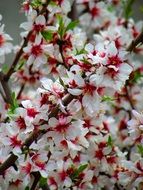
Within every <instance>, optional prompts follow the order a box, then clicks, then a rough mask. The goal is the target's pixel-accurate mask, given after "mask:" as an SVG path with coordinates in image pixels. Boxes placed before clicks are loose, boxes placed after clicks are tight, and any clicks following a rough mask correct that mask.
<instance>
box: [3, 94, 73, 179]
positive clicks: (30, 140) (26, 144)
mask: <svg viewBox="0 0 143 190" xmlns="http://www.w3.org/2000/svg"><path fill="white" fill-rule="evenodd" d="M73 98H74V97H73V96H72V95H70V94H67V95H66V96H65V97H64V98H63V104H64V106H67V105H68V104H69V103H70V102H71V101H72V100H73ZM58 111H59V106H56V107H55V108H54V109H53V110H52V111H51V113H50V114H49V119H50V118H51V117H55V116H56V115H57V114H58ZM46 132H47V131H46V130H41V131H40V130H36V131H34V132H33V133H31V135H30V136H29V137H28V138H27V139H26V140H25V142H24V143H23V145H22V149H25V148H27V149H28V148H29V147H30V145H31V144H32V143H33V142H34V141H36V140H37V139H38V137H40V138H41V137H42V136H43V135H44V134H45V133H46ZM17 159H18V157H17V156H16V155H14V154H13V153H12V154H11V155H10V156H9V157H8V158H7V159H6V160H5V162H3V164H1V165H0V175H3V174H4V171H5V170H7V169H8V168H9V167H11V166H13V164H14V163H15V162H16V160H17Z"/></svg>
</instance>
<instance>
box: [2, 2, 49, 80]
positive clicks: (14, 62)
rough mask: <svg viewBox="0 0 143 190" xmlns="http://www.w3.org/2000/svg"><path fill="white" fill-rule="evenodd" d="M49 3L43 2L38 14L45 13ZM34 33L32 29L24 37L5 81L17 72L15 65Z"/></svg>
mask: <svg viewBox="0 0 143 190" xmlns="http://www.w3.org/2000/svg"><path fill="white" fill-rule="evenodd" d="M48 4H49V0H47V1H46V3H45V4H43V8H42V9H41V11H40V12H39V14H38V15H40V14H43V13H44V12H45V11H46V10H47V9H46V8H47V5H48ZM32 33H33V30H31V31H30V32H29V33H28V35H27V37H26V38H24V41H23V44H22V46H21V48H20V50H19V51H18V52H17V54H16V56H15V59H14V61H13V63H12V65H11V67H10V68H9V70H8V72H7V74H6V75H5V77H4V78H5V81H8V80H9V79H10V77H11V75H12V74H13V73H14V72H15V67H16V65H17V64H18V62H19V60H20V58H21V56H22V54H23V48H24V47H26V46H27V44H28V41H29V39H30V37H31V35H32Z"/></svg>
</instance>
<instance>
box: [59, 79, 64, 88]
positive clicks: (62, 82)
mask: <svg viewBox="0 0 143 190" xmlns="http://www.w3.org/2000/svg"><path fill="white" fill-rule="evenodd" d="M59 82H60V84H61V85H62V86H63V87H64V88H65V84H64V81H63V80H62V79H61V77H59Z"/></svg>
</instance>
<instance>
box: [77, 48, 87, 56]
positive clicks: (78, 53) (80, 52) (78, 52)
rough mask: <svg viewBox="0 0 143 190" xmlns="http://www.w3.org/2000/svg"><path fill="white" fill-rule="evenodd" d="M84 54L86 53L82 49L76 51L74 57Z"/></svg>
mask: <svg viewBox="0 0 143 190" xmlns="http://www.w3.org/2000/svg"><path fill="white" fill-rule="evenodd" d="M86 53H87V51H86V50H85V49H84V48H83V49H81V50H78V49H76V55H80V54H86Z"/></svg>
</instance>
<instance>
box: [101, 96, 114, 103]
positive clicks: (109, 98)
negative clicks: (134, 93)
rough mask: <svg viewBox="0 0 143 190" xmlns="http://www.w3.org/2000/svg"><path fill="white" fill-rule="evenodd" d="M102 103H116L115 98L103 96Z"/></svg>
mask: <svg viewBox="0 0 143 190" xmlns="http://www.w3.org/2000/svg"><path fill="white" fill-rule="evenodd" d="M102 101H103V102H112V101H114V98H113V97H111V96H106V95H105V96H103V97H102Z"/></svg>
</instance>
